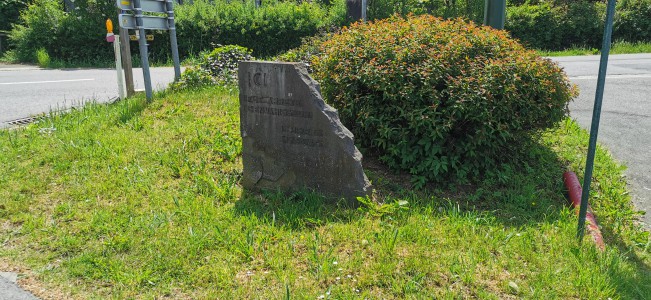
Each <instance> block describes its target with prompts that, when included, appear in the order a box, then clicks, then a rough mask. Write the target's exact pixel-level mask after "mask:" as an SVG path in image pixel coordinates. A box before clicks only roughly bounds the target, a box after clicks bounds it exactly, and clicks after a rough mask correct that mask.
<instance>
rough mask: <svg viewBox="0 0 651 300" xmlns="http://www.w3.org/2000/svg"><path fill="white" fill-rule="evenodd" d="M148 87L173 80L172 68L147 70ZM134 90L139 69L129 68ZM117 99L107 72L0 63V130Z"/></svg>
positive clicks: (114, 78) (139, 83)
mask: <svg viewBox="0 0 651 300" xmlns="http://www.w3.org/2000/svg"><path fill="white" fill-rule="evenodd" d="M150 70H151V78H152V87H153V88H154V90H160V89H162V88H165V87H167V85H168V84H169V83H170V82H172V81H173V80H174V69H173V68H172V67H169V68H151V69H150ZM133 75H134V85H135V88H136V90H139V89H142V90H144V82H143V80H142V69H140V68H136V69H133ZM117 96H118V87H117V75H116V72H115V70H111V69H63V70H53V69H39V68H36V67H31V66H15V65H1V64H0V128H2V127H6V126H8V123H7V122H11V121H14V120H17V119H21V118H25V117H30V116H33V115H38V114H42V113H48V112H51V111H58V110H62V109H67V108H70V107H73V106H80V105H82V104H83V103H86V102H88V101H97V102H101V103H104V102H109V101H112V100H114V99H116V98H117Z"/></svg>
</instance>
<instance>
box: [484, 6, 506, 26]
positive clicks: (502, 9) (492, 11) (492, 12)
mask: <svg viewBox="0 0 651 300" xmlns="http://www.w3.org/2000/svg"><path fill="white" fill-rule="evenodd" d="M505 21H506V0H486V3H485V6H484V25H488V26H490V27H493V28H495V29H504V22H505Z"/></svg>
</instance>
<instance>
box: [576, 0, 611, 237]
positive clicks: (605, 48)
mask: <svg viewBox="0 0 651 300" xmlns="http://www.w3.org/2000/svg"><path fill="white" fill-rule="evenodd" d="M615 2H617V1H616V0H608V6H607V8H606V27H605V28H604V39H603V45H602V48H601V62H600V63H599V76H598V77H597V91H596V94H595V99H594V108H593V110H592V125H591V126H590V141H589V142H588V157H587V158H586V162H585V174H584V176H583V191H582V193H581V206H580V207H579V226H578V228H577V234H576V235H577V238H578V239H579V242H581V241H582V240H583V235H584V233H585V218H586V215H587V212H588V198H589V197H590V182H591V180H592V170H593V168H594V157H595V150H596V148H597V135H598V134H599V120H600V118H601V103H602V100H603V98H604V86H605V85H606V68H608V54H609V53H610V42H611V37H612V33H613V17H614V15H615Z"/></svg>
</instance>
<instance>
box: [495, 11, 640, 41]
mask: <svg viewBox="0 0 651 300" xmlns="http://www.w3.org/2000/svg"><path fill="white" fill-rule="evenodd" d="M605 15H606V1H590V0H576V1H560V0H556V1H525V2H524V3H523V4H522V5H518V6H509V7H508V9H507V18H506V29H507V30H508V31H509V32H511V35H512V36H513V37H515V38H517V39H519V40H520V41H521V42H522V43H523V44H525V45H527V46H529V47H533V48H537V49H544V50H562V49H567V48H570V47H572V46H580V47H590V48H600V47H601V43H602V38H603V31H604V19H605ZM613 26H614V31H613V40H620V41H628V42H639V41H645V42H651V0H623V1H619V2H618V4H617V8H616V14H615V21H614V24H613Z"/></svg>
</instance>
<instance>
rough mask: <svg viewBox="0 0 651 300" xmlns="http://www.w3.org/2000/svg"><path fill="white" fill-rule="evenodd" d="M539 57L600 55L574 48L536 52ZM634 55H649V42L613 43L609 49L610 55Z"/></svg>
mask: <svg viewBox="0 0 651 300" xmlns="http://www.w3.org/2000/svg"><path fill="white" fill-rule="evenodd" d="M537 52H538V54H539V55H540V56H580V55H597V54H599V53H601V49H596V48H587V47H574V48H570V49H566V50H561V51H545V50H538V51H537ZM635 53H651V43H649V42H646V43H645V42H637V43H631V42H624V41H620V42H614V43H613V44H612V45H611V48H610V54H635Z"/></svg>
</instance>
